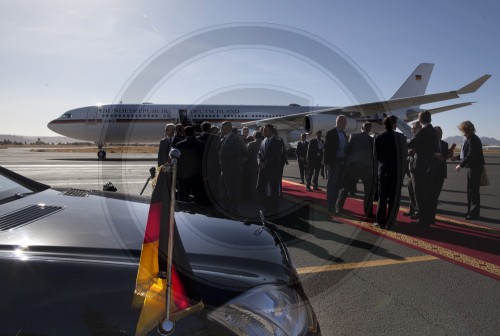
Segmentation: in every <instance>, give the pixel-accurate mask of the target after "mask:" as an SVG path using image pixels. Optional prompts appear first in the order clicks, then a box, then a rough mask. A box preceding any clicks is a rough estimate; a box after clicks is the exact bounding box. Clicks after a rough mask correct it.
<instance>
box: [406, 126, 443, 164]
mask: <svg viewBox="0 0 500 336" xmlns="http://www.w3.org/2000/svg"><path fill="white" fill-rule="evenodd" d="M437 143H438V137H437V134H436V131H435V130H434V127H432V125H431V124H427V125H426V126H425V127H423V128H421V129H420V130H419V131H418V132H417V133H416V134H415V137H414V138H413V139H411V141H410V142H409V143H408V148H410V149H414V150H415V159H414V160H415V173H418V174H424V173H427V174H432V173H434V170H435V159H434V153H435V152H436V144H437Z"/></svg>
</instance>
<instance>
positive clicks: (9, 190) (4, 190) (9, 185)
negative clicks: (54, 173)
mask: <svg viewBox="0 0 500 336" xmlns="http://www.w3.org/2000/svg"><path fill="white" fill-rule="evenodd" d="M31 192H32V190H30V189H28V188H26V187H23V186H22V185H20V184H19V183H17V182H15V181H13V180H11V179H10V178H8V177H7V176H4V175H1V174H0V203H3V202H5V201H7V200H8V199H9V198H12V197H15V196H16V194H18V195H22V194H25V193H31Z"/></svg>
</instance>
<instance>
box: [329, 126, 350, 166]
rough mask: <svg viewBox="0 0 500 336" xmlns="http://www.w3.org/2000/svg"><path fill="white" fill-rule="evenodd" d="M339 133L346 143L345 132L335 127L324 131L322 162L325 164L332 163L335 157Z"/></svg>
mask: <svg viewBox="0 0 500 336" xmlns="http://www.w3.org/2000/svg"><path fill="white" fill-rule="evenodd" d="M339 132H340V133H339ZM339 134H340V136H343V137H344V138H345V142H346V143H347V136H346V134H345V132H344V131H340V130H339V129H338V128H337V127H334V128H332V129H331V130H329V131H328V132H327V133H326V137H325V159H324V163H325V164H327V165H333V163H334V161H335V159H336V157H337V152H338V150H339V146H340V140H339Z"/></svg>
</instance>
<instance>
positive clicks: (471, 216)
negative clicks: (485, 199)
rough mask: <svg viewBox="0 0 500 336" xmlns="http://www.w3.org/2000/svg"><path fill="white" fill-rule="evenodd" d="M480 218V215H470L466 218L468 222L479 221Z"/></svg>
mask: <svg viewBox="0 0 500 336" xmlns="http://www.w3.org/2000/svg"><path fill="white" fill-rule="evenodd" d="M478 218H479V215H468V216H465V219H467V220H474V219H478Z"/></svg>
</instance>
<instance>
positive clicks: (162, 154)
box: [158, 124, 175, 167]
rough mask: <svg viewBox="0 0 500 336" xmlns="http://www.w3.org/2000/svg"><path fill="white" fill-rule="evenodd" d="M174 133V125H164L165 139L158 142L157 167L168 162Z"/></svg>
mask: <svg viewBox="0 0 500 336" xmlns="http://www.w3.org/2000/svg"><path fill="white" fill-rule="evenodd" d="M174 133H175V125H174V124H166V125H165V138H163V139H161V140H160V148H159V149H158V167H159V166H161V165H163V164H165V163H166V162H167V161H168V158H169V156H168V155H169V154H170V149H171V148H172V141H173V137H174Z"/></svg>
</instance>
